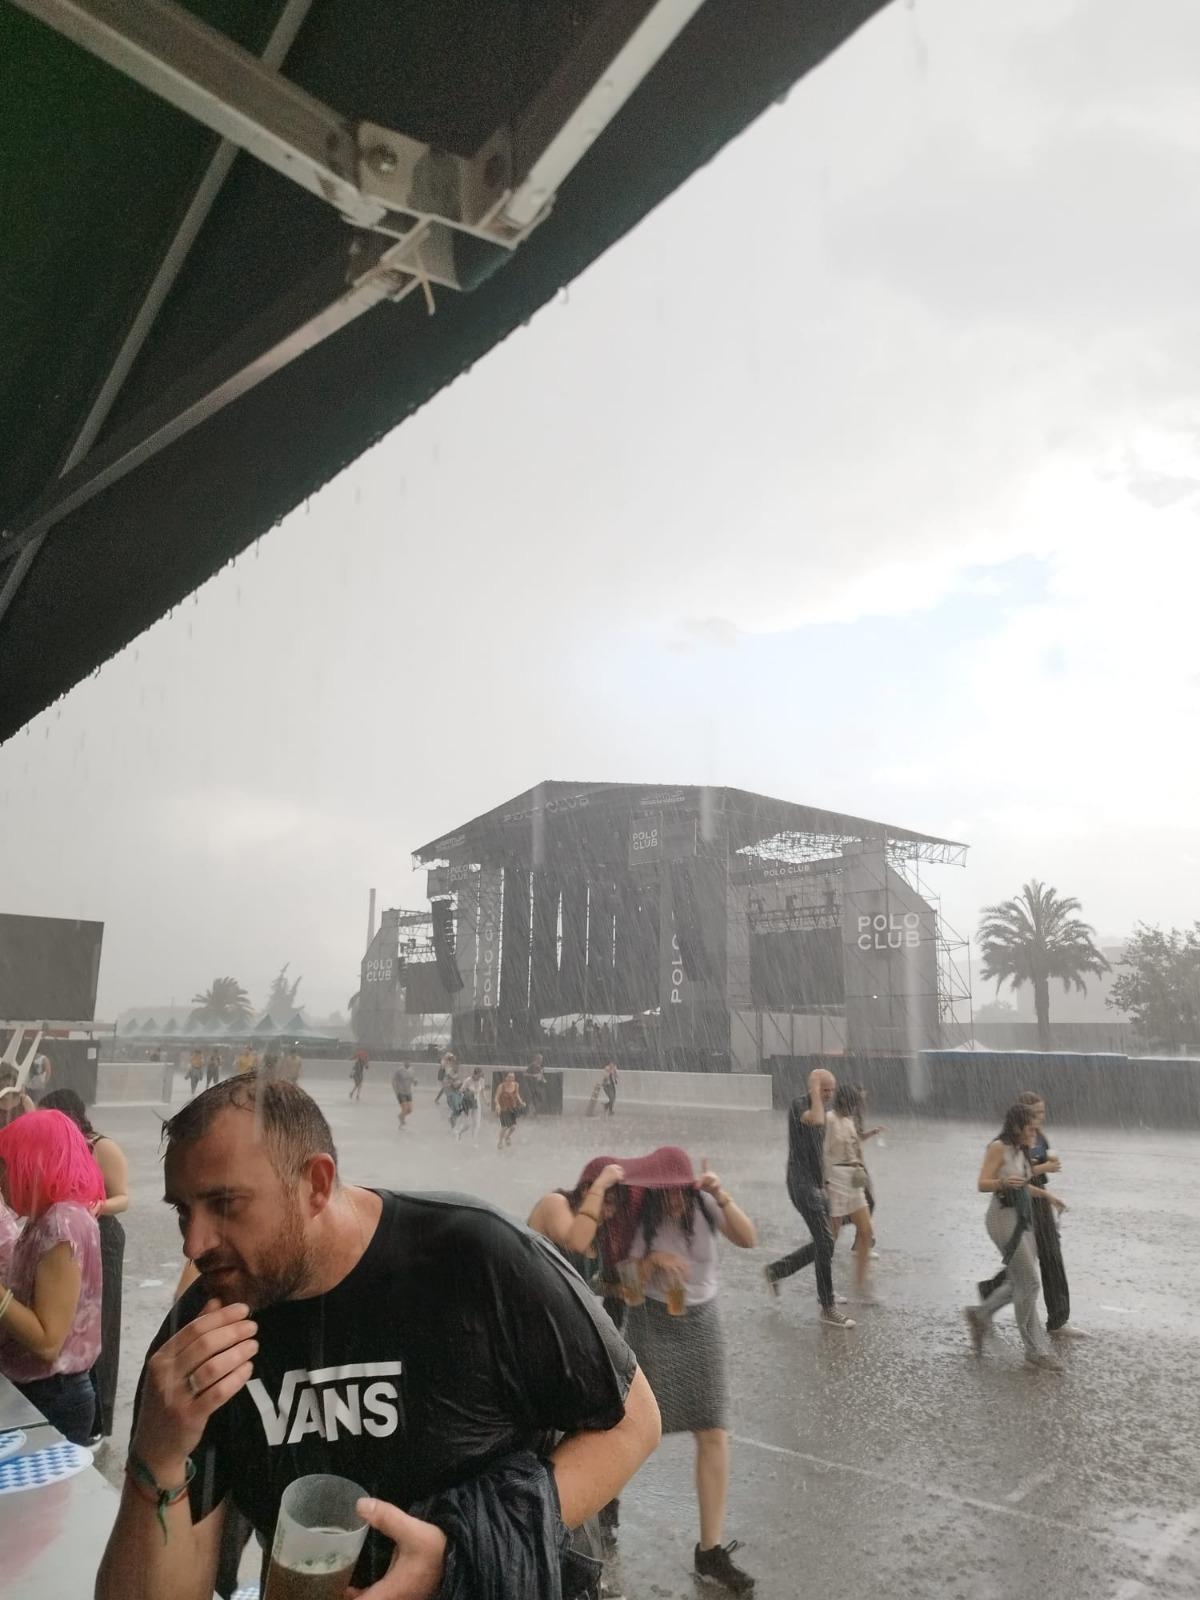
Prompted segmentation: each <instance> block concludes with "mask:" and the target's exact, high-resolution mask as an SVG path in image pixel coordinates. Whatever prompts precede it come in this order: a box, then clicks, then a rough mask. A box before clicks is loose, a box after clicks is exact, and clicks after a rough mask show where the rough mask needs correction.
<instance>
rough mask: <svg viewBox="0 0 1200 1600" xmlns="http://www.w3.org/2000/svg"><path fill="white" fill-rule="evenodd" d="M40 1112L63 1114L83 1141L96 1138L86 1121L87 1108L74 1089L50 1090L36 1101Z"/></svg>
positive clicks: (94, 1132) (93, 1130)
mask: <svg viewBox="0 0 1200 1600" xmlns="http://www.w3.org/2000/svg"><path fill="white" fill-rule="evenodd" d="M38 1106H39V1108H40V1109H41V1110H42V1111H62V1112H65V1113H66V1115H67V1116H68V1117H70V1119H71V1121H72V1122H73V1123H74V1124H75V1126H76V1127H77V1128H78V1129H79V1131H80V1133H82V1134H83V1136H84V1138H85V1139H94V1138H96V1130H95V1128H93V1127H92V1124H91V1122H90V1121H89V1120H88V1114H87V1107H86V1106H85V1105H84V1103H83V1101H82V1100H81V1099H80V1098H79V1096H78V1094H76V1092H75V1090H74V1089H51V1090H50V1092H49V1093H48V1094H44V1095H43V1096H42V1098H41V1099H40V1100H39V1101H38Z"/></svg>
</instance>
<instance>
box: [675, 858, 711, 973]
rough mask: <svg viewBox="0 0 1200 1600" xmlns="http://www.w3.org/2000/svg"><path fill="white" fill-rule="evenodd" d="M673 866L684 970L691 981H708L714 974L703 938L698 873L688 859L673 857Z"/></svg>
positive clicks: (677, 929)
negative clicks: (697, 886)
mask: <svg viewBox="0 0 1200 1600" xmlns="http://www.w3.org/2000/svg"><path fill="white" fill-rule="evenodd" d="M670 870H671V905H672V907H673V909H674V912H675V937H676V939H678V941H679V959H680V962H681V964H682V966H683V974H684V977H685V978H687V979H688V981H689V982H691V983H707V982H709V981H710V980H711V979H713V978H714V976H715V974H714V972H713V970H712V969H713V963H712V961H711V959H710V957H709V954H708V947H707V945H706V944H705V941H704V924H703V921H702V919H701V914H700V905H699V900H698V897H697V894H696V879H695V875H694V873H693V872H692V870H691V865H690V863H688V862H686V861H672V862H671V869H670Z"/></svg>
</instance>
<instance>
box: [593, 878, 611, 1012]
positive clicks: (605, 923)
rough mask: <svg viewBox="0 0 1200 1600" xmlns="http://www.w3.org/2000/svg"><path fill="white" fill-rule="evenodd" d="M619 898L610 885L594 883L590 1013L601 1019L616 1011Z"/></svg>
mask: <svg viewBox="0 0 1200 1600" xmlns="http://www.w3.org/2000/svg"><path fill="white" fill-rule="evenodd" d="M615 913H616V897H615V895H614V893H613V887H612V885H611V884H610V883H604V882H599V883H596V882H593V884H592V885H591V898H590V901H589V907H588V952H587V971H588V1010H589V1011H591V1012H593V1013H595V1014H597V1015H601V1016H606V1015H609V1014H611V1012H612V1010H613V917H614V915H615Z"/></svg>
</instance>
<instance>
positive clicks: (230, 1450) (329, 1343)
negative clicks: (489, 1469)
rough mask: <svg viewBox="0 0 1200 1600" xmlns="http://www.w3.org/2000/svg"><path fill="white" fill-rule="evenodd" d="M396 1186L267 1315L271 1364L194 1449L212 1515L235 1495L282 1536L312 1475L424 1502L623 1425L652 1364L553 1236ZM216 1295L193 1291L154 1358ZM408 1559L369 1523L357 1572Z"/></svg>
mask: <svg viewBox="0 0 1200 1600" xmlns="http://www.w3.org/2000/svg"><path fill="white" fill-rule="evenodd" d="M380 1198H381V1199H382V1201H383V1210H382V1213H381V1215H380V1218H379V1223H378V1226H377V1227H376V1230H375V1234H374V1236H373V1237H372V1239H371V1241H370V1243H369V1244H368V1246H367V1249H366V1251H365V1252H364V1254H363V1256H362V1258H361V1260H360V1261H359V1263H358V1265H357V1266H356V1267H355V1268H354V1269H353V1271H351V1272H350V1273H349V1274H348V1276H347V1277H345V1278H344V1279H343V1280H342V1282H341V1283H339V1284H338V1285H337V1286H336V1288H334V1289H331V1290H330V1291H329V1293H328V1294H324V1295H320V1296H318V1297H316V1298H315V1299H311V1300H293V1301H286V1302H284V1303H283V1304H282V1305H277V1306H271V1307H269V1308H268V1309H266V1310H264V1311H258V1312H256V1313H255V1320H256V1321H257V1323H258V1340H259V1353H258V1355H257V1356H256V1357H255V1358H254V1375H253V1377H252V1378H251V1379H250V1382H249V1384H248V1385H247V1386H246V1388H244V1389H243V1390H242V1391H241V1392H240V1393H239V1394H237V1395H235V1396H234V1398H233V1399H232V1400H230V1401H229V1402H228V1403H227V1404H226V1405H224V1406H222V1408H221V1409H220V1410H219V1411H217V1412H215V1413H214V1415H213V1416H212V1417H211V1418H210V1419H209V1423H208V1427H207V1429H206V1430H205V1434H204V1438H203V1440H202V1442H201V1444H200V1446H199V1447H198V1449H197V1450H196V1451H195V1452H194V1454H193V1460H194V1461H195V1464H196V1476H195V1479H194V1480H193V1483H192V1490H191V1503H192V1516H193V1518H195V1519H196V1520H199V1519H200V1518H201V1517H204V1516H206V1515H207V1514H208V1513H209V1512H210V1511H211V1510H213V1509H214V1508H215V1507H216V1506H217V1505H219V1504H220V1503H221V1501H222V1500H223V1499H224V1498H225V1497H226V1495H229V1496H231V1497H232V1500H233V1502H234V1503H235V1504H236V1505H237V1506H238V1508H239V1509H240V1510H241V1511H242V1512H243V1513H244V1514H245V1515H246V1516H247V1517H248V1518H249V1519H250V1521H251V1522H252V1523H253V1524H254V1527H255V1529H256V1531H257V1532H258V1533H259V1535H260V1536H261V1537H262V1538H263V1539H264V1540H265V1542H266V1544H267V1546H268V1548H269V1545H270V1541H271V1537H272V1535H273V1532H274V1527H275V1519H276V1516H277V1514H278V1509H279V1499H280V1496H281V1495H282V1493H283V1490H284V1489H285V1488H286V1486H287V1485H288V1484H289V1483H290V1482H291V1481H292V1479H294V1478H299V1477H302V1476H303V1475H304V1474H306V1473H310V1472H331V1473H337V1474H339V1475H341V1476H343V1477H347V1478H350V1479H352V1480H353V1481H354V1482H355V1483H358V1484H361V1485H362V1487H363V1489H364V1490H365V1491H366V1493H367V1494H369V1495H374V1496H376V1497H377V1498H379V1499H381V1500H388V1501H390V1502H391V1503H392V1504H394V1505H398V1506H401V1507H403V1508H405V1509H407V1508H408V1507H409V1506H410V1505H412V1504H413V1503H414V1502H415V1501H417V1500H420V1499H423V1498H424V1497H425V1496H427V1495H429V1494H432V1493H435V1492H436V1491H438V1490H440V1489H443V1488H446V1487H448V1486H449V1485H451V1484H454V1483H457V1482H460V1481H461V1480H462V1479H464V1478H466V1477H469V1476H470V1475H471V1474H472V1473H473V1472H475V1471H477V1470H478V1469H479V1468H480V1467H481V1466H483V1465H485V1464H487V1463H488V1462H489V1461H491V1460H493V1459H495V1458H496V1457H498V1456H501V1455H503V1454H505V1453H506V1452H507V1451H509V1450H512V1449H517V1448H522V1447H525V1448H534V1449H539V1448H542V1447H543V1446H544V1444H545V1443H546V1442H547V1435H551V1434H557V1433H573V1432H576V1431H578V1430H580V1429H585V1428H593V1429H604V1428H612V1427H615V1426H616V1424H617V1423H618V1422H620V1420H621V1418H622V1416H623V1414H624V1404H625V1397H626V1395H627V1394H628V1392H629V1385H630V1383H631V1382H632V1381H633V1375H634V1372H635V1370H636V1365H637V1364H636V1361H635V1359H634V1357H633V1354H632V1352H631V1351H630V1350H629V1348H628V1346H627V1345H626V1344H625V1343H624V1341H623V1340H622V1339H621V1338H620V1336H619V1335H618V1334H617V1332H616V1330H615V1329H614V1328H613V1326H612V1324H611V1322H610V1321H609V1320H608V1318H607V1317H606V1316H605V1315H604V1313H603V1311H601V1310H600V1308H599V1306H598V1304H597V1302H596V1300H595V1299H594V1297H593V1296H592V1295H591V1294H589V1292H588V1291H587V1289H586V1288H585V1287H584V1285H583V1284H582V1282H581V1281H580V1279H579V1277H578V1276H577V1275H576V1274H575V1273H574V1272H573V1271H572V1270H571V1269H570V1268H569V1267H568V1266H567V1264H566V1263H565V1262H564V1261H563V1259H562V1257H561V1256H560V1255H559V1254H558V1252H557V1251H556V1250H555V1249H554V1248H553V1246H551V1245H549V1244H548V1243H547V1242H546V1241H545V1240H544V1239H542V1238H540V1237H539V1236H538V1235H537V1234H534V1233H531V1232H530V1231H529V1230H528V1229H527V1228H524V1227H522V1226H521V1225H520V1224H519V1223H516V1222H514V1221H512V1220H511V1219H510V1218H508V1217H506V1216H504V1215H503V1214H502V1213H501V1212H499V1211H496V1210H493V1209H492V1208H491V1207H490V1206H487V1205H485V1204H483V1203H482V1202H481V1201H477V1200H473V1199H470V1198H468V1197H466V1196H458V1195H405V1194H394V1193H388V1192H380ZM204 1302H205V1290H204V1288H203V1287H202V1285H200V1284H195V1285H193V1286H192V1288H190V1289H189V1290H188V1292H187V1293H186V1294H185V1295H184V1296H183V1298H182V1299H181V1301H180V1302H179V1305H178V1306H177V1307H176V1308H175V1310H174V1311H173V1312H172V1313H171V1315H170V1316H169V1317H168V1318H167V1321H166V1322H165V1323H164V1325H163V1327H162V1328H161V1329H160V1330H159V1332H158V1334H157V1336H156V1338H155V1340H154V1344H153V1345H152V1347H151V1352H150V1353H151V1354H153V1352H154V1350H156V1349H157V1348H158V1346H159V1345H160V1344H162V1343H163V1342H164V1341H165V1340H166V1339H167V1338H169V1337H170V1336H171V1334H173V1333H175V1332H176V1331H177V1330H178V1328H179V1327H181V1326H182V1325H184V1324H185V1323H187V1322H190V1321H191V1320H192V1318H193V1317H195V1316H197V1315H198V1314H199V1312H200V1310H201V1307H202V1306H203V1304H204ZM391 1553H392V1547H391V1545H390V1543H389V1542H388V1541H387V1540H386V1539H383V1538H381V1537H380V1536H379V1535H378V1534H374V1533H372V1534H371V1535H369V1537H368V1541H367V1546H366V1549H365V1550H364V1553H363V1558H362V1560H361V1561H360V1562H359V1565H358V1569H357V1572H356V1578H355V1581H356V1582H357V1583H358V1584H360V1585H361V1584H366V1583H372V1582H374V1581H376V1579H378V1578H380V1577H381V1576H382V1575H383V1573H384V1572H385V1571H386V1570H387V1566H388V1562H389V1561H390V1559H391Z"/></svg>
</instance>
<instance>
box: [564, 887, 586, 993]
mask: <svg viewBox="0 0 1200 1600" xmlns="http://www.w3.org/2000/svg"><path fill="white" fill-rule="evenodd" d="M587 920H588V886H587V880H586V879H585V878H581V877H573V878H567V879H564V881H563V887H562V950H561V953H560V955H559V962H558V1006H557V1009H556V1014H557V1015H558V1016H569V1015H571V1014H572V1013H574V1012H577V1011H582V1010H583V1009H584V1006H585V1004H586V996H585V984H584V980H585V977H586V973H587Z"/></svg>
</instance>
